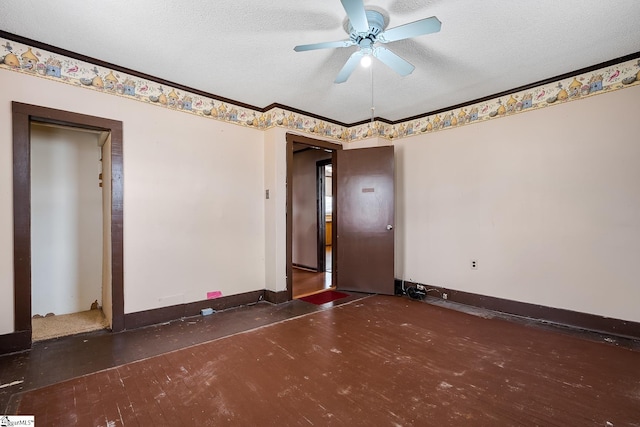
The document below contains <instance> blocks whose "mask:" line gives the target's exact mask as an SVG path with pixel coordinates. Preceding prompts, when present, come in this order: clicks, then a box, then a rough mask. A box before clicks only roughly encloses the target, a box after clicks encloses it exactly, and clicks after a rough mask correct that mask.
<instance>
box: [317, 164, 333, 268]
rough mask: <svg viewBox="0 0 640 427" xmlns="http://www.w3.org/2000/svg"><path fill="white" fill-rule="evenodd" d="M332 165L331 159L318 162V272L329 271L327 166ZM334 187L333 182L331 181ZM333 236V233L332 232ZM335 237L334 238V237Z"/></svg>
mask: <svg viewBox="0 0 640 427" xmlns="http://www.w3.org/2000/svg"><path fill="white" fill-rule="evenodd" d="M330 164H331V159H327V160H318V161H317V162H316V194H317V203H316V204H317V208H316V209H317V212H318V263H317V265H318V271H319V272H326V271H327V253H326V252H327V234H326V233H327V214H326V212H325V210H326V204H327V202H326V199H325V196H326V194H327V193H326V185H325V181H326V173H325V166H327V165H330ZM331 183H332V186H333V180H331ZM332 234H333V232H332ZM332 237H333V236H332ZM332 257H333V252H332Z"/></svg>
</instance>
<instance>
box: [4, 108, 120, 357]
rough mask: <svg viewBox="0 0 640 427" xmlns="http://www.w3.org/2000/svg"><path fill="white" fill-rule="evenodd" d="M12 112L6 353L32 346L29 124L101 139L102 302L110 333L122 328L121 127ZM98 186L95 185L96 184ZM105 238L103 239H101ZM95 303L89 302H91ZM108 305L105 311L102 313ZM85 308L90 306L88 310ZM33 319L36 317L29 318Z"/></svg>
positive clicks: (71, 116) (35, 111)
mask: <svg viewBox="0 0 640 427" xmlns="http://www.w3.org/2000/svg"><path fill="white" fill-rule="evenodd" d="M12 110H13V115H12V119H13V226H14V248H13V251H14V257H13V258H14V332H13V334H12V342H11V349H12V350H13V351H19V350H24V349H28V348H30V347H31V342H32V337H33V336H32V292H33V291H34V290H33V289H32V257H31V254H32V236H31V225H32V224H31V219H32V209H36V208H35V207H33V206H32V200H31V180H32V159H31V148H32V146H31V145H32V141H31V133H32V124H33V123H41V124H42V123H44V124H49V125H57V126H66V127H71V128H75V129H84V130H90V131H93V132H97V133H99V134H100V135H101V136H104V135H106V138H104V143H103V144H102V147H103V148H102V151H103V155H102V159H103V166H104V168H103V170H102V172H103V183H105V184H106V185H105V187H104V191H103V192H102V194H103V196H104V200H103V207H104V211H103V214H104V215H105V216H104V217H103V220H104V219H105V218H109V220H108V221H106V220H104V221H103V222H102V223H103V228H102V230H101V231H102V235H103V243H102V244H103V245H104V248H103V251H104V252H103V254H104V256H103V257H102V269H101V270H104V271H105V273H104V274H102V278H103V279H102V280H104V281H108V282H109V284H110V287H107V288H105V285H104V284H103V285H102V290H101V291H100V292H101V293H102V295H101V296H102V303H103V305H104V306H105V307H104V308H105V310H104V312H105V314H106V317H107V320H108V321H109V323H110V325H111V330H112V331H114V332H119V331H122V330H123V329H124V292H123V276H124V274H123V215H122V213H123V169H122V166H123V161H122V122H120V121H115V120H109V119H104V118H100V117H94V116H87V115H84V114H78V113H71V112H67V111H61V110H55V109H50V108H46V107H40V106H35V105H29V104H23V103H19V102H13V103H12ZM96 181H97V180H96ZM105 236H106V237H105ZM96 299H98V298H94V301H95V300H96ZM107 304H109V306H110V309H106V308H107V307H106V305H107ZM89 308H90V307H89ZM34 314H36V313H34Z"/></svg>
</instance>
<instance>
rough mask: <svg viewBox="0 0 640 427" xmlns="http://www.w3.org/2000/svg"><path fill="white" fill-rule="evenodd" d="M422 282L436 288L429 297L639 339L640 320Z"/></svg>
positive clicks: (411, 284)
mask: <svg viewBox="0 0 640 427" xmlns="http://www.w3.org/2000/svg"><path fill="white" fill-rule="evenodd" d="M401 283H402V281H400V280H398V279H396V289H398V285H399V284H400V285H401ZM418 284H419V283H415V282H408V281H405V282H404V286H405V289H406V288H407V287H409V286H416V285H418ZM420 285H422V286H424V287H425V288H426V289H429V290H433V291H431V292H428V293H427V295H429V296H435V297H438V298H442V294H443V293H446V294H447V299H448V300H449V301H453V302H457V303H461V304H465V305H470V306H473V307H480V308H485V309H487V310H493V311H497V312H501V313H507V314H513V315H516V316H522V317H527V318H531V319H536V320H540V321H543V322H548V323H555V324H559V325H563V326H569V327H573V328H579V329H584V330H588V331H593V332H599V333H605V334H610V335H616V336H620V337H624V338H631V339H640V323H638V322H632V321H628V320H621V319H614V318H611V317H604V316H598V315H596V314H589V313H582V312H578V311H571V310H566V309H562V308H554V307H547V306H543V305H537V304H530V303H525V302H519V301H512V300H507V299H503V298H496V297H490V296H486V295H480V294H474V293H470V292H463V291H457V290H455V289H448V288H443V287H439V286H430V285H424V284H420Z"/></svg>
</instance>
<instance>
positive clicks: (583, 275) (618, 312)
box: [0, 71, 640, 334]
mask: <svg viewBox="0 0 640 427" xmlns="http://www.w3.org/2000/svg"><path fill="white" fill-rule="evenodd" d="M0 85H1V87H2V88H3V90H2V91H1V92H0V119H1V120H2V123H10V120H11V104H10V101H13V100H15V101H20V102H26V103H31V104H36V105H42V106H46V107H52V108H58V109H62V110H68V111H73V112H79V113H85V114H91V115H96V116H101V117H106V118H110V119H115V120H122V121H123V122H124V168H125V170H124V173H125V182H124V188H125V199H124V206H125V208H124V227H125V229H124V239H125V241H124V256H125V259H124V268H125V270H124V274H125V277H124V280H125V283H124V292H125V312H126V313H130V312H135V311H140V310H145V309H151V308H157V307H162V306H168V305H172V304H176V303H181V302H190V301H196V300H201V299H203V298H204V297H205V295H206V292H207V291H212V290H221V291H222V292H223V294H224V295H231V294H236V293H242V292H247V291H251V290H257V289H264V288H266V289H270V290H273V291H283V290H285V289H286V270H285V267H286V263H285V250H286V249H285V246H286V222H285V221H286V182H285V181H286V149H285V147H286V143H285V134H286V129H282V128H274V129H269V130H267V131H264V132H263V131H260V130H256V129H249V128H244V127H241V126H235V125H231V124H227V123H222V122H218V121H215V120H207V119H204V118H201V117H196V116H193V115H190V114H183V113H180V112H176V111H169V110H167V109H162V108H158V107H157V106H149V105H145V104H144V103H141V102H134V101H131V100H128V99H123V98H120V97H117V96H111V95H103V94H101V93H99V92H96V91H89V90H82V89H78V88H74V87H72V86H69V85H64V84H61V83H60V82H58V81H49V80H47V79H42V78H33V77H30V76H27V75H24V74H19V73H13V72H9V71H4V72H1V73H0ZM639 95H640V87H634V88H630V89H625V90H621V91H617V92H614V93H609V94H603V95H600V96H596V97H591V98H588V99H585V100H582V101H577V102H571V103H568V104H565V105H559V106H555V107H553V108H546V109H542V110H536V111H532V112H527V113H523V114H518V115H515V116H512V117H508V118H504V119H500V120H491V121H489V122H486V123H481V124H474V125H470V126H464V127H460V128H456V129H452V130H447V131H443V132H437V133H432V134H426V135H421V136H416V137H410V138H406V139H402V140H399V141H397V142H396V143H395V146H396V162H397V167H396V174H397V176H396V200H397V216H396V217H397V223H396V276H397V277H400V278H406V279H412V280H414V281H417V282H422V283H427V284H434V285H439V286H445V287H450V288H453V289H459V290H464V291H468V292H474V293H478V294H485V295H491V296H497V297H501V298H508V299H513V300H517V301H524V302H529V303H536V304H543V305H548V306H551V307H560V308H566V309H570V310H576V311H582V312H586V313H594V314H600V315H603V316H610V317H614V318H619V319H625V320H633V321H640V312H638V310H637V307H636V305H637V304H635V301H638V300H640V288H638V287H637V286H636V285H635V283H636V282H637V280H635V281H634V277H637V275H636V273H635V271H634V265H635V263H636V261H637V259H639V258H640V248H639V246H638V245H639V243H638V242H640V235H639V233H640V226H639V224H638V218H640V201H639V200H638V197H639V194H640V192H639V191H637V183H638V182H640V181H639V178H640V176H639V175H638V173H639V172H638V171H639V170H640V159H639V156H640V154H639V151H638V150H639V149H638V144H637V143H636V140H637V135H638V133H639V132H638V131H639V130H640V129H639V124H638V123H640V122H638V121H637V117H638V113H639V111H638V109H639V104H638V103H637V99H639ZM388 144H389V142H388V141H387V140H384V139H379V138H373V139H370V140H366V141H360V142H357V143H352V144H347V147H345V148H359V147H365V146H373V145H388ZM11 176H12V156H11V127H10V126H1V127H0V200H2V201H3V202H4V203H2V204H1V205H0V292H1V293H2V295H3V298H1V299H0V334H2V333H7V332H11V331H12V330H13V257H12V251H13V248H12V241H13V234H12V229H13V218H12V202H11V201H12V184H11V179H12V178H11ZM265 189H269V190H270V196H271V197H270V199H269V200H265V197H264V190H265ZM471 259H477V260H478V261H479V268H478V269H477V270H471V269H470V267H469V262H470V260H471Z"/></svg>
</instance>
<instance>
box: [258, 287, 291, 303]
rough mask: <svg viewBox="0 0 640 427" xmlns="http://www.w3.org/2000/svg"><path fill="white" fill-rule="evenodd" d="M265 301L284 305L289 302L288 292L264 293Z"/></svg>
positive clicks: (267, 291) (269, 291) (268, 291)
mask: <svg viewBox="0 0 640 427" xmlns="http://www.w3.org/2000/svg"><path fill="white" fill-rule="evenodd" d="M264 299H265V301H268V302H270V303H272V304H282V303H283V302H287V301H289V298H288V295H287V291H280V292H275V291H272V290H270V289H267V290H265V291H264Z"/></svg>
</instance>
